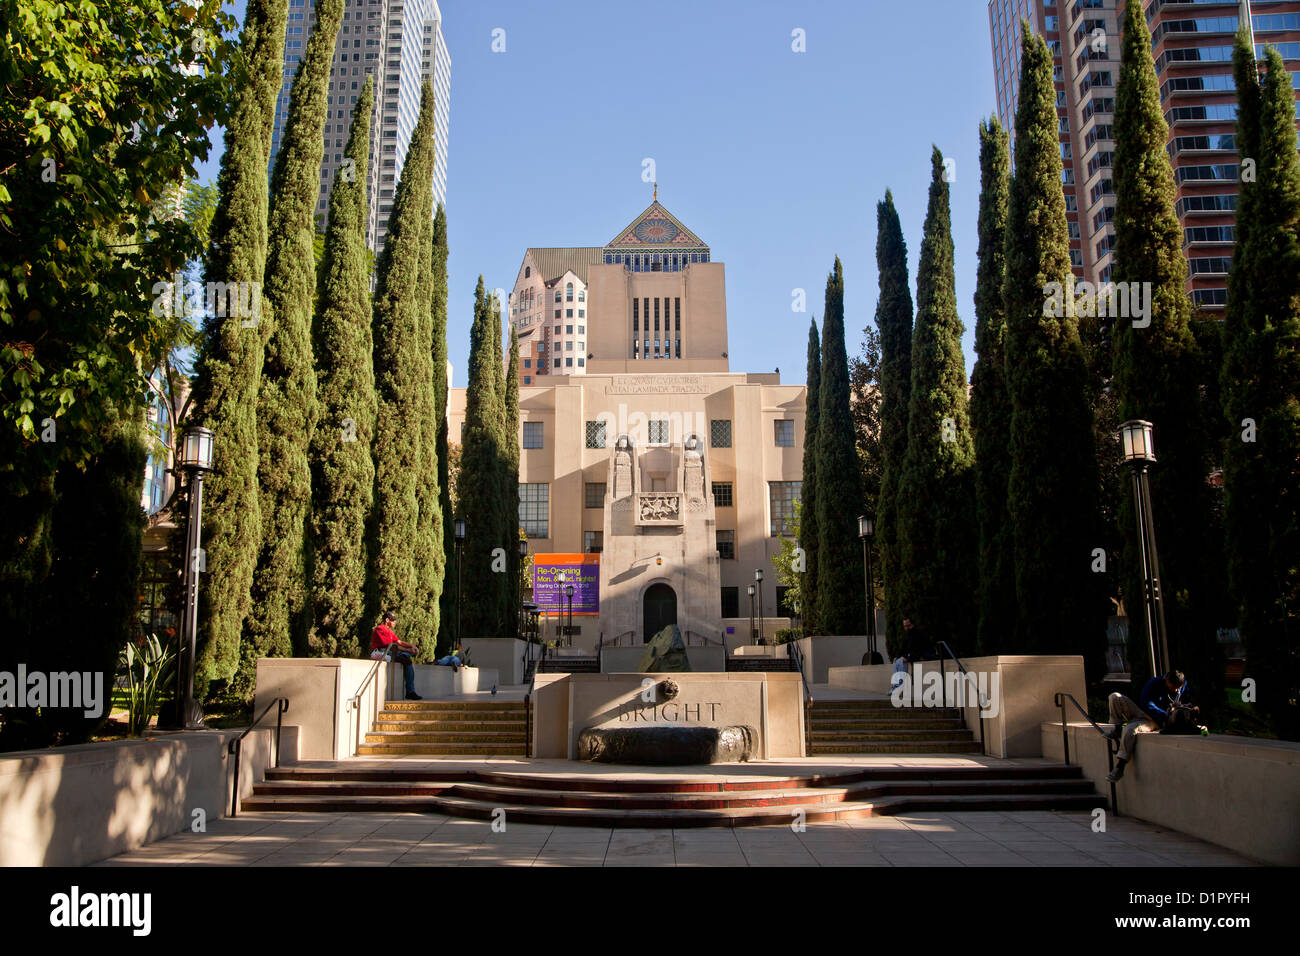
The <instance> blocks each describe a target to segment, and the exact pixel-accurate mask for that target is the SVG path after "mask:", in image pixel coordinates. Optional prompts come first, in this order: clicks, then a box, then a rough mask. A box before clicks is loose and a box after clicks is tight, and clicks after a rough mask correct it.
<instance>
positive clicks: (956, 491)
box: [897, 147, 976, 651]
mask: <svg viewBox="0 0 1300 956" xmlns="http://www.w3.org/2000/svg"><path fill="white" fill-rule="evenodd" d="M930 167H931V179H930V199H929V205H928V208H927V210H926V216H925V230H924V233H923V237H922V239H921V259H920V262H919V264H918V265H917V271H916V327H915V328H914V329H913V332H912V388H911V405H910V407H909V409H908V414H907V453H906V455H905V456H904V459H903V476H902V479H901V487H902V488H904V489H906V494H905V495H903V496H902V497H900V499H899V500H898V503H897V508H898V545H899V562H898V568H899V579H900V580H899V584H900V590H899V593H900V596H901V604H902V606H901V612H902V614H903V615H905V616H906V617H909V618H911V619H912V620H913V621H915V622H916V623H917V624H918V625H919V626H920V627H921V628H923V629H924V630H925V631H926V632H927V633H928V634H929V635H930V636H931V637H932V638H934V639H936V640H940V639H942V640H947V641H950V642H954V643H955V644H956V645H957V646H960V647H963V648H970V647H972V646H973V643H972V639H973V637H974V634H975V613H974V612H975V601H974V596H975V589H976V572H975V541H976V528H975V501H974V471H973V468H974V459H975V448H974V442H973V440H972V438H971V432H970V412H969V409H968V408H967V400H966V369H965V366H964V364H963V360H962V353H961V336H962V332H963V331H964V329H963V327H962V323H961V319H960V318H958V316H957V295H956V280H955V278H954V276H953V246H952V216H951V213H950V212H949V206H948V183H947V180H946V179H945V170H944V165H943V154H942V153H940V152H939V150H938V148H937V147H936V148H935V149H934V152H933V153H932V155H931V159H930ZM924 650H926V651H928V650H929V648H925V649H924Z"/></svg>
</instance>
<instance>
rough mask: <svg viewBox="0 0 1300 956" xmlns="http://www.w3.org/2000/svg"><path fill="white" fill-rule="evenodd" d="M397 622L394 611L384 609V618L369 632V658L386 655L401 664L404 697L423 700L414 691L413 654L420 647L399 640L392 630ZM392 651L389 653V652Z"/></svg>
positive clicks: (382, 657) (381, 658)
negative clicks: (404, 688)
mask: <svg viewBox="0 0 1300 956" xmlns="http://www.w3.org/2000/svg"><path fill="white" fill-rule="evenodd" d="M396 623H397V612H396V611H392V610H389V611H385V612H384V618H383V620H382V621H380V622H379V623H378V624H376V625H375V629H374V630H373V631H371V633H370V658H371V660H376V661H378V660H383V659H384V658H385V657H387V658H388V659H389V660H391V661H396V662H397V663H399V664H401V665H402V677H403V678H404V679H405V681H406V699H407V700H423V699H424V698H422V697H421V696H420V695H419V694H417V693H416V692H415V660H414V657H413V655H415V654H418V653H419V651H420V649H419V648H418V647H416V646H415V645H414V644H408V643H406V641H403V640H400V639H399V638H398V636H397V632H396V631H394V630H393V625H394V624H396ZM390 651H391V652H392V653H391V655H390V653H389V652H390Z"/></svg>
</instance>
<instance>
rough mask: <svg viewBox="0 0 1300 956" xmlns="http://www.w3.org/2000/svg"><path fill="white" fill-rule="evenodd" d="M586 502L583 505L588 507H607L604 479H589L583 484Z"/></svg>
mask: <svg viewBox="0 0 1300 956" xmlns="http://www.w3.org/2000/svg"><path fill="white" fill-rule="evenodd" d="M583 491H584V493H585V494H584V502H583V506H584V507H587V508H603V507H605V483H604V482H603V481H589V482H587V483H586V484H585V485H583Z"/></svg>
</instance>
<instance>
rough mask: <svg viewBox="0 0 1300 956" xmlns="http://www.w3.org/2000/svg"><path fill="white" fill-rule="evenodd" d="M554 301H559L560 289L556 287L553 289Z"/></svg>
mask: <svg viewBox="0 0 1300 956" xmlns="http://www.w3.org/2000/svg"><path fill="white" fill-rule="evenodd" d="M555 301H556V302H559V301H560V290H559V289H556V290H555Z"/></svg>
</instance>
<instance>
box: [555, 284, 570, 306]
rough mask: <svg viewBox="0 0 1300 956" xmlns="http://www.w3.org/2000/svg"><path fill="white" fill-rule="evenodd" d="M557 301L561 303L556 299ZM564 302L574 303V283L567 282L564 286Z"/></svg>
mask: <svg viewBox="0 0 1300 956" xmlns="http://www.w3.org/2000/svg"><path fill="white" fill-rule="evenodd" d="M555 301H556V302H559V301H560V300H559V299H556V300H555ZM564 301H565V302H572V301H573V283H572V282H566V283H565V284H564Z"/></svg>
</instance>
